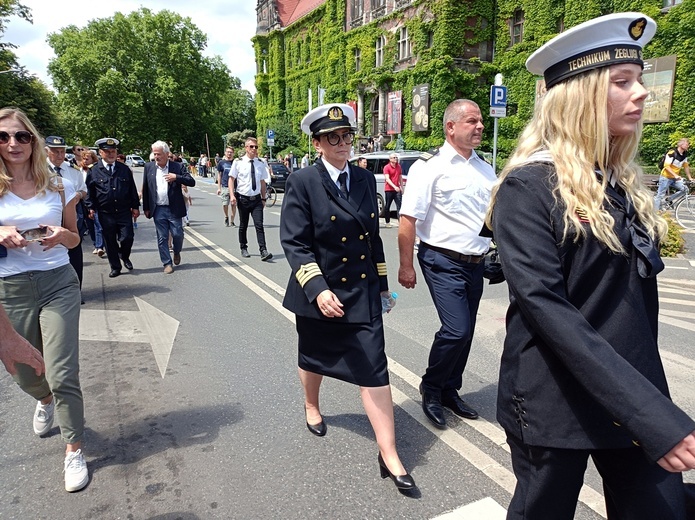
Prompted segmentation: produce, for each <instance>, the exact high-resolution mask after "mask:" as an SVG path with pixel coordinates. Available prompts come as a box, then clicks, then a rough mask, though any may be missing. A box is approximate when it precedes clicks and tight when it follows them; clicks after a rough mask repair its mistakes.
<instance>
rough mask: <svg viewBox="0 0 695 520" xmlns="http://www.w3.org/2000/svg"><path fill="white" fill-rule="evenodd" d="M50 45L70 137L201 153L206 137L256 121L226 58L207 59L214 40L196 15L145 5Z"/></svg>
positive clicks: (73, 30) (66, 33)
mask: <svg viewBox="0 0 695 520" xmlns="http://www.w3.org/2000/svg"><path fill="white" fill-rule="evenodd" d="M48 42H49V44H50V45H51V47H52V48H53V50H54V52H55V54H56V57H55V58H54V59H53V60H51V62H50V64H49V73H50V74H51V76H52V78H53V84H54V86H55V87H56V89H57V91H58V103H59V106H60V108H61V111H62V113H63V114H64V117H65V123H66V126H68V127H69V128H72V129H74V135H71V136H66V137H68V138H69V139H72V140H76V141H82V142H84V143H91V142H94V141H95V140H96V139H98V138H100V137H103V136H106V135H109V136H113V137H117V138H119V139H121V141H122V145H123V148H124V149H125V150H131V149H138V148H139V149H149V146H150V143H152V142H154V141H155V140H157V139H163V140H166V141H168V142H171V143H172V144H173V146H174V148H175V149H179V148H180V147H181V146H183V147H185V148H186V149H187V150H191V151H192V152H193V153H196V152H197V151H200V152H203V151H206V135H207V136H208V139H209V141H211V144H213V145H214V147H217V146H221V144H216V143H218V142H219V141H218V139H219V138H218V137H213V136H221V135H223V134H225V133H228V132H231V131H236V130H243V129H244V128H248V127H249V126H251V125H252V124H253V118H254V116H255V114H254V109H253V107H252V104H253V103H252V99H251V96H250V94H249V93H248V92H246V91H244V90H241V89H240V83H239V80H238V79H237V78H234V77H232V76H230V73H229V70H228V69H227V67H226V66H225V65H224V64H223V63H222V61H221V59H220V58H219V57H217V56H216V57H213V58H207V57H205V56H203V51H204V50H205V47H206V45H207V38H206V36H205V34H204V33H203V32H202V31H200V29H198V28H197V27H196V26H195V25H194V24H193V23H192V22H191V20H190V19H189V18H183V17H181V16H180V15H178V14H176V13H173V12H170V11H166V10H164V11H160V12H158V13H153V12H152V11H150V10H149V9H145V8H141V9H140V10H138V11H134V12H132V13H130V14H128V15H123V14H121V13H116V14H115V15H114V16H113V17H112V18H104V19H99V20H93V21H91V22H90V23H89V24H88V25H87V26H86V27H84V28H83V29H78V28H77V27H75V26H70V27H67V28H65V29H63V30H62V31H61V32H60V33H52V34H50V35H49V36H48ZM214 147H213V148H212V149H214Z"/></svg>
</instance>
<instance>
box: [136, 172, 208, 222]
mask: <svg viewBox="0 0 695 520" xmlns="http://www.w3.org/2000/svg"><path fill="white" fill-rule="evenodd" d="M168 169H169V173H173V174H174V175H176V180H175V181H174V182H170V183H169V184H168V186H167V196H168V198H169V211H171V214H172V215H173V216H174V217H176V218H183V217H185V216H186V201H185V200H184V199H183V190H181V186H182V185H184V186H195V179H194V178H193V177H191V174H190V173H188V171H187V168H186V167H185V166H184V165H183V163H178V162H175V161H169V164H168ZM156 207H157V163H156V162H154V161H150V162H148V163H147V164H145V173H144V178H143V181H142V210H143V211H149V212H150V216H149V218H152V217H153V216H154V210H155V209H156Z"/></svg>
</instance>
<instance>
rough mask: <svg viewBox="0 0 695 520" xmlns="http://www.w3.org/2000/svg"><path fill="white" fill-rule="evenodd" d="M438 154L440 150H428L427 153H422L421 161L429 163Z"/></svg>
mask: <svg viewBox="0 0 695 520" xmlns="http://www.w3.org/2000/svg"><path fill="white" fill-rule="evenodd" d="M438 153H439V148H432V149H431V150H427V151H426V152H422V153H421V154H420V159H421V160H423V161H429V160H430V159H431V158H432V157H434V156H435V155H437V154H438Z"/></svg>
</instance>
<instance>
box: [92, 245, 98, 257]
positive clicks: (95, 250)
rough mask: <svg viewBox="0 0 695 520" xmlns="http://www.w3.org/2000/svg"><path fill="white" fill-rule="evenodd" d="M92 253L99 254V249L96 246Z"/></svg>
mask: <svg viewBox="0 0 695 520" xmlns="http://www.w3.org/2000/svg"><path fill="white" fill-rule="evenodd" d="M92 254H93V255H98V254H99V250H98V249H97V248H96V247H95V248H94V251H92Z"/></svg>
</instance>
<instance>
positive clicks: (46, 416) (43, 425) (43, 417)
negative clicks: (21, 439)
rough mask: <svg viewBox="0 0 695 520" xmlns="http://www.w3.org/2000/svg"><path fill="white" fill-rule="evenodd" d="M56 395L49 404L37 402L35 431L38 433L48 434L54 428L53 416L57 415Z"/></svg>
mask: <svg viewBox="0 0 695 520" xmlns="http://www.w3.org/2000/svg"><path fill="white" fill-rule="evenodd" d="M55 402H56V400H55V397H54V398H53V400H52V401H51V402H50V403H49V404H41V401H39V402H37V403H36V410H35V411H34V433H35V434H36V435H39V436H41V435H46V434H47V433H48V432H49V431H50V430H51V428H53V416H54V415H55V408H56V405H55Z"/></svg>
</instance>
